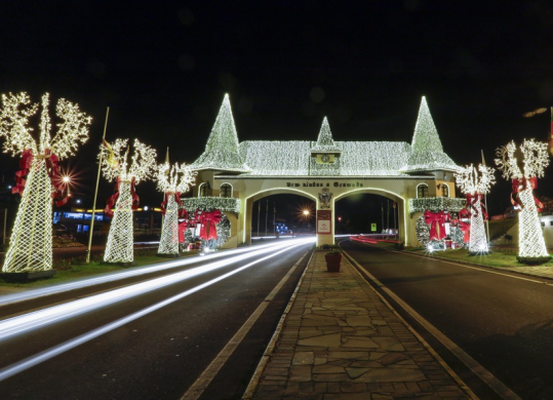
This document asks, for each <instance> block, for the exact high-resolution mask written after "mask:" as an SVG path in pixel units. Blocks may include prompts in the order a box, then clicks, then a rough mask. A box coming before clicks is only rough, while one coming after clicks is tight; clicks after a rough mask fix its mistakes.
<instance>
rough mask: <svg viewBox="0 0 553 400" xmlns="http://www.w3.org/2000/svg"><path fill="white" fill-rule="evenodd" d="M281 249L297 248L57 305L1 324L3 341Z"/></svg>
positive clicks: (234, 259)
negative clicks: (280, 250)
mask: <svg viewBox="0 0 553 400" xmlns="http://www.w3.org/2000/svg"><path fill="white" fill-rule="evenodd" d="M305 243H307V241H305V240H304V241H301V242H299V243H298V244H297V245H298V246H299V245H302V244H305ZM291 245H292V246H291ZM280 247H286V248H290V247H295V245H293V244H291V243H290V242H287V243H282V244H279V245H276V246H272V247H270V248H264V249H257V250H256V251H252V252H249V253H247V254H245V255H239V256H235V257H231V258H227V259H224V260H220V261H216V262H212V263H209V264H206V265H203V266H200V267H196V268H192V269H189V270H186V271H181V272H177V273H174V274H170V275H166V276H162V277H159V278H156V279H152V280H149V281H144V282H140V283H136V284H134V285H130V286H125V287H121V288H118V289H114V290H111V291H109V292H104V293H100V294H96V295H93V296H89V297H85V298H83V299H79V300H74V301H71V302H67V303H63V304H59V305H56V306H52V307H48V308H46V309H42V310H38V311H35V312H31V313H28V314H24V315H21V316H17V317H13V318H9V319H6V320H3V321H0V342H1V341H4V340H6V339H7V338H9V337H11V336H14V335H18V334H22V333H24V332H26V331H28V330H31V329H36V328H38V327H40V326H45V325H48V324H51V323H54V322H56V321H60V320H63V319H67V318H71V317H74V316H76V315H80V314H83V313H86V312H90V311H93V310H96V309H98V308H102V307H105V306H108V305H110V304H113V303H115V302H118V301H122V300H126V299H129V298H131V297H134V296H138V295H141V294H144V293H147V292H150V291H153V290H156V289H159V288H162V287H164V286H168V285H172V284H175V283H177V282H179V281H184V280H186V279H190V278H193V277H195V276H198V275H201V274H205V273H208V272H211V271H215V270H216V269H219V268H223V267H225V266H228V265H230V264H233V263H236V262H239V261H242V260H245V259H247V258H251V257H254V256H258V255H261V254H265V253H268V252H271V251H275V250H276V249H278V248H280Z"/></svg>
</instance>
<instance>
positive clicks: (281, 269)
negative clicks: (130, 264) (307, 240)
mask: <svg viewBox="0 0 553 400" xmlns="http://www.w3.org/2000/svg"><path fill="white" fill-rule="evenodd" d="M311 246H312V244H307V245H302V246H299V247H296V248H293V249H290V250H286V251H285V252H284V253H281V254H279V255H278V256H275V257H272V258H269V259H266V260H263V261H261V262H259V263H257V264H256V265H253V266H251V267H249V268H247V269H245V270H242V271H241V272H238V273H236V274H234V275H232V276H229V277H227V278H226V279H223V280H220V281H218V282H216V283H214V284H212V285H211V286H208V287H206V288H203V289H201V290H199V291H196V292H193V293H191V294H189V295H188V296H186V297H184V298H181V299H179V300H176V301H174V302H172V303H170V304H167V305H165V306H163V307H160V308H159V309H157V310H155V311H153V312H151V313H149V314H146V315H144V316H142V317H140V318H137V319H134V320H132V321H129V322H127V323H121V324H120V326H119V327H118V328H116V329H113V330H110V331H108V332H106V333H105V334H102V335H99V336H98V337H96V338H93V339H92V340H89V341H85V342H84V343H83V344H80V345H79V346H77V347H75V348H73V349H70V350H68V351H66V352H62V353H61V354H59V355H57V356H55V357H53V358H51V359H48V360H46V361H44V362H41V363H39V364H38V365H36V366H34V367H32V368H29V369H26V370H23V371H22V372H19V373H17V374H15V375H14V376H11V377H9V378H7V379H5V380H3V381H0V394H1V395H0V398H2V399H180V398H181V396H183V394H184V393H185V392H186V391H187V390H188V388H190V386H191V385H192V384H193V383H194V382H195V381H196V379H197V378H198V377H199V376H200V374H201V373H202V372H203V371H204V370H205V369H206V367H208V365H209V364H210V363H211V362H212V360H213V359H214V358H215V357H216V356H217V354H218V353H219V352H220V351H221V349H222V348H223V347H224V346H225V345H226V344H227V342H228V341H229V339H231V338H232V336H233V335H234V334H235V333H236V332H237V331H238V330H239V329H240V328H241V326H242V325H243V324H244V322H245V321H246V320H247V319H248V318H249V317H250V315H251V314H252V312H254V310H255V309H256V308H257V307H258V306H259V305H260V304H261V303H263V302H264V301H265V298H266V297H267V295H268V294H269V293H270V292H271V291H272V290H273V288H274V287H275V286H276V285H277V284H278V283H279V282H280V281H281V279H282V278H283V277H284V276H285V275H286V273H287V272H288V271H289V270H290V269H291V268H292V267H293V265H294V264H296V263H297V262H298V260H299V259H300V258H301V256H302V255H304V254H307V253H308V252H309V251H310V249H311ZM262 257H266V255H264V256H257V259H259V258H262ZM253 260H254V259H253V258H252V259H248V260H246V261H241V262H236V263H234V264H232V265H229V266H227V267H223V268H220V269H218V270H216V271H213V272H207V273H204V274H202V275H199V276H196V277H193V278H190V279H187V280H184V281H177V280H176V278H175V281H174V283H171V284H169V285H166V286H163V287H162V288H160V289H156V290H151V291H146V290H144V291H143V293H142V294H140V295H137V296H133V297H131V298H129V299H126V300H120V301H117V302H116V303H115V304H113V305H107V306H102V307H100V308H99V309H97V310H94V311H91V312H87V313H86V314H83V315H76V316H73V317H71V318H67V319H61V320H60V321H58V322H57V323H55V324H51V325H46V326H43V327H41V328H40V329H33V330H31V331H26V332H24V333H19V334H17V335H13V336H9V337H7V338H5V339H3V340H2V339H1V338H0V354H1V355H2V356H1V357H0V373H2V371H5V370H6V368H7V367H10V366H13V365H16V364H17V363H18V362H20V361H21V360H23V359H25V358H26V357H31V358H33V357H35V356H36V354H38V353H40V352H44V351H45V350H47V349H52V348H56V346H58V345H59V344H60V343H70V342H71V341H72V340H73V339H74V338H76V337H80V336H81V337H82V335H86V334H87V333H89V332H93V331H94V330H95V329H97V328H98V327H102V326H108V325H109V324H112V323H113V322H114V321H118V320H121V319H122V318H126V317H127V316H129V315H133V313H136V312H138V311H139V310H144V309H146V308H148V307H151V306H152V305H154V304H159V303H160V302H163V301H165V300H166V299H169V298H171V297H172V296H178V295H181V294H182V293H184V292H186V291H189V290H191V289H192V288H195V287H198V285H201V284H204V283H206V282H208V281H210V280H213V279H217V278H218V277H220V276H221V275H223V274H227V273H230V272H232V271H234V270H236V269H237V268H240V267H243V266H244V265H245V264H248V263H250V262H252V261H253ZM307 261H308V257H307V256H306V257H305V258H303V261H302V262H301V263H300V264H299V265H298V266H297V268H296V269H295V272H294V273H293V274H292V275H291V276H290V279H288V280H287V281H286V282H285V284H284V285H283V287H282V288H281V290H279V291H278V294H277V295H276V297H275V298H274V300H271V301H270V302H268V306H267V308H266V309H265V311H264V312H263V313H262V314H261V316H260V318H259V320H257V322H256V323H255V324H254V325H253V327H252V328H251V330H250V331H249V333H248V334H247V335H246V336H245V338H244V340H242V342H241V343H240V344H239V346H238V348H237V349H236V350H235V351H234V353H233V354H232V355H231V357H230V358H229V359H228V361H227V362H226V363H225V364H224V365H223V367H222V369H221V371H220V372H219V373H218V374H217V375H215V376H214V378H213V380H212V381H211V384H210V385H209V386H208V387H207V388H206V390H205V392H204V394H203V395H202V397H201V398H202V399H212V400H216V399H234V398H240V396H241V395H242V394H243V392H244V390H245V388H246V386H247V384H248V382H249V379H250V378H251V376H252V374H253V371H254V370H255V367H256V366H257V363H258V361H259V358H260V357H261V355H262V353H263V351H264V349H265V347H266V345H267V343H268V342H269V340H270V338H271V336H272V335H273V333H274V331H275V328H276V325H277V324H278V321H279V319H280V316H281V314H282V312H283V310H284V308H285V307H286V305H287V303H288V300H289V298H290V296H291V294H292V292H293V290H294V289H295V286H296V284H297V281H298V279H299V277H300V275H301V273H302V272H303V269H304V268H305V265H306V263H307ZM202 263H204V264H205V263H206V262H204V260H202ZM193 267H194V266H187V267H183V268H177V269H173V270H171V273H174V272H177V271H181V270H182V271H187V270H190V269H192V268H193ZM168 274H169V272H163V273H157V274H156V275H155V277H160V275H168ZM153 278H154V275H152V276H151V277H150V278H148V279H153ZM148 279H146V278H145V277H142V278H133V280H132V283H137V281H142V284H146V283H145V282H147V281H148ZM171 279H173V278H171ZM171 282H173V281H171ZM130 283H131V281H129V282H124V281H117V282H112V283H110V284H103V285H100V286H98V287H96V289H94V288H90V287H89V288H86V289H83V290H82V292H81V291H71V292H64V293H61V294H58V295H54V296H48V297H43V298H41V299H38V300H30V301H25V302H23V303H17V304H10V305H4V306H1V307H0V324H1V323H2V320H6V319H7V318H8V317H12V316H14V315H24V314H25V313H26V312H28V311H32V310H34V309H37V308H38V307H40V308H43V309H45V308H48V307H49V306H51V305H54V304H66V302H67V301H70V300H79V299H88V298H90V296H92V295H93V294H94V293H93V292H95V291H101V292H100V293H103V294H111V293H113V289H115V288H117V287H123V286H125V285H127V284H130ZM138 283H140V282H138ZM52 303H54V304H52ZM92 303H93V304H96V305H97V304H99V303H95V302H92ZM48 309H49V308H48ZM82 309H84V306H83V308H82ZM82 309H79V310H82Z"/></svg>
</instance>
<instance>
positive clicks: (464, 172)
mask: <svg viewBox="0 0 553 400" xmlns="http://www.w3.org/2000/svg"><path fill="white" fill-rule="evenodd" d="M455 180H456V182H457V186H459V188H460V189H461V192H463V193H464V194H466V195H467V207H468V208H469V210H470V242H469V252H471V253H487V252H488V251H489V248H488V240H487V238H486V230H485V228H484V220H485V219H487V217H488V215H487V212H486V211H485V208H484V205H483V204H482V200H483V199H484V195H485V194H487V193H489V192H490V188H491V186H492V185H493V184H494V183H495V176H494V169H493V168H490V167H487V166H485V165H483V164H480V165H479V166H478V169H476V168H475V167H474V166H473V165H472V164H471V165H469V166H468V167H462V168H460V169H459V171H458V172H457V173H455Z"/></svg>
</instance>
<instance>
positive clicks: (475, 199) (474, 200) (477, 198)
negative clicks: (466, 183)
mask: <svg viewBox="0 0 553 400" xmlns="http://www.w3.org/2000/svg"><path fill="white" fill-rule="evenodd" d="M483 200H484V195H483V194H482V193H478V192H477V193H476V194H474V195H472V194H470V193H467V207H468V208H472V210H473V214H472V215H474V216H475V217H476V216H477V215H478V208H477V207H478V206H479V207H480V210H481V211H482V218H483V219H484V221H487V220H488V212H487V211H486V206H485V205H484V203H483Z"/></svg>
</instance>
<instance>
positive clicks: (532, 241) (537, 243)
mask: <svg viewBox="0 0 553 400" xmlns="http://www.w3.org/2000/svg"><path fill="white" fill-rule="evenodd" d="M496 156H497V157H498V158H496V160H495V163H496V165H497V167H498V169H499V170H501V171H502V175H503V177H504V178H505V179H507V180H512V183H513V193H512V200H511V201H512V202H513V205H515V209H517V210H518V211H519V226H518V231H519V256H518V260H519V261H520V262H525V263H541V262H545V261H548V260H549V258H550V256H549V254H548V253H547V248H546V246H545V240H544V238H543V232H542V230H541V225H540V220H539V217H538V209H537V207H536V199H535V197H534V194H533V190H534V189H535V188H536V187H537V178H541V177H543V174H544V170H545V168H546V167H547V166H548V165H549V155H548V152H547V143H542V142H537V141H535V140H534V139H525V140H524V142H523V143H522V145H521V146H520V147H519V148H518V149H517V146H516V145H515V143H514V142H510V143H508V144H507V145H505V146H501V147H499V148H498V149H497V150H496Z"/></svg>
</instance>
